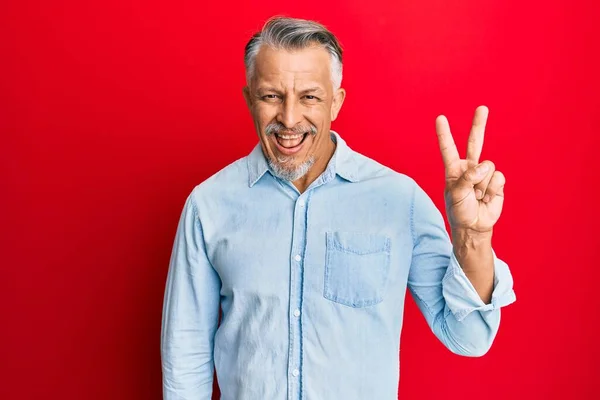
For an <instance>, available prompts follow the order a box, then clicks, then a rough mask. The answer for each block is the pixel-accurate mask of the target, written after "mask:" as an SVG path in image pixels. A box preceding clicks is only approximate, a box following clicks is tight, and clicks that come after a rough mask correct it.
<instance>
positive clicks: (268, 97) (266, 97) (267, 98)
mask: <svg viewBox="0 0 600 400" xmlns="http://www.w3.org/2000/svg"><path fill="white" fill-rule="evenodd" d="M261 98H262V99H263V100H265V101H276V100H278V99H279V96H278V95H276V94H266V95H264V96H262V97H261Z"/></svg>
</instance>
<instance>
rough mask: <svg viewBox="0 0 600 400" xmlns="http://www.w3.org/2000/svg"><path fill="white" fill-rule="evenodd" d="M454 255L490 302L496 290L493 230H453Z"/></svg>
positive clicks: (478, 290) (487, 302)
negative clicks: (480, 231) (481, 231)
mask: <svg viewBox="0 0 600 400" xmlns="http://www.w3.org/2000/svg"><path fill="white" fill-rule="evenodd" d="M452 245H453V249H454V255H455V256H456V259H457V260H458V262H459V264H460V266H461V268H462V270H463V271H464V273H465V275H466V276H467V278H468V279H469V281H470V282H471V284H472V285H473V287H474V288H475V290H476V291H477V294H478V295H479V297H481V300H482V301H483V302H484V303H485V304H489V303H490V301H491V299H492V292H493V290H494V254H493V251H492V231H489V232H485V233H479V232H472V231H467V230H452Z"/></svg>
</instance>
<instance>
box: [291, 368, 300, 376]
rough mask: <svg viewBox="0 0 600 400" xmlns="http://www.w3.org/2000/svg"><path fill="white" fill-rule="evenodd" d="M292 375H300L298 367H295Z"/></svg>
mask: <svg viewBox="0 0 600 400" xmlns="http://www.w3.org/2000/svg"><path fill="white" fill-rule="evenodd" d="M292 375H294V376H298V375H300V371H298V370H297V369H295V370H293V371H292Z"/></svg>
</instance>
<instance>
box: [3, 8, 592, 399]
mask: <svg viewBox="0 0 600 400" xmlns="http://www.w3.org/2000/svg"><path fill="white" fill-rule="evenodd" d="M10 3H12V4H9V3H6V2H3V3H2V5H0V135H1V142H0V144H1V147H0V167H1V168H0V174H1V175H0V179H1V180H0V185H1V186H0V194H1V196H0V210H1V212H0V218H1V220H0V225H1V227H2V228H1V242H0V245H1V248H0V266H1V276H0V289H1V290H0V296H1V297H0V301H1V302H0V304H1V305H2V309H1V310H2V319H1V321H2V322H1V325H0V399H3V400H16V399H19V400H24V399H59V398H60V399H63V400H67V399H68V400H71V399H94V400H95V399H112V400H121V399H144V400H146V399H149V400H152V399H159V398H161V371H160V353H159V335H160V323H161V307H162V296H163V289H164V282H165V278H166V273H167V267H168V260H169V255H170V251H171V245H172V241H173V236H174V233H175V228H176V224H177V221H178V218H179V213H180V211H181V207H182V205H183V201H184V200H185V197H186V196H187V194H188V193H189V192H190V191H191V189H192V188H193V187H194V186H195V185H196V184H198V183H199V182H201V181H202V180H204V179H205V178H207V177H208V176H210V175H211V174H213V173H214V172H216V171H217V170H219V169H220V168H222V167H224V166H226V165H227V164H229V163H230V162H232V161H234V160H236V159H237V158H239V157H242V156H244V155H246V154H247V153H248V152H249V151H250V150H251V148H252V146H253V145H254V144H255V143H256V141H257V138H256V136H255V134H254V131H253V126H252V122H251V119H250V116H249V113H248V111H247V110H246V108H245V104H244V100H243V98H242V86H243V84H244V73H243V64H242V55H243V47H244V45H245V43H246V41H247V39H248V38H249V36H250V35H251V34H252V33H253V32H254V31H255V30H257V29H258V28H259V27H260V26H261V25H262V22H263V21H264V20H265V19H266V18H267V17H269V16H271V15H273V14H286V15H290V16H297V17H304V18H314V19H317V20H319V21H321V22H323V23H325V24H326V25H327V26H328V27H330V28H331V29H332V30H333V32H335V33H336V34H337V35H338V36H339V38H340V39H341V41H342V44H343V46H344V48H345V60H344V61H345V77H344V83H343V84H344V87H345V88H346V89H347V91H348V97H347V100H346V103H345V105H344V108H343V109H342V113H341V116H340V118H339V119H338V121H336V122H335V123H334V129H336V130H337V131H338V132H340V134H342V136H343V137H344V138H345V139H346V141H347V142H348V143H349V144H350V146H352V147H353V148H354V149H356V150H358V151H360V152H362V153H364V154H366V155H368V156H371V157H373V158H375V159H377V160H378V161H380V162H382V163H384V164H387V165H388V166H390V167H392V168H394V169H396V170H398V171H401V172H404V173H406V174H408V175H410V176H412V177H414V178H415V179H416V180H417V181H418V182H419V183H420V184H421V185H422V186H423V187H424V188H425V189H426V191H427V192H428V193H429V194H430V195H431V196H432V197H433V198H434V200H435V202H436V204H437V205H438V206H439V207H442V189H443V177H444V175H443V172H444V171H443V166H442V162H441V157H440V155H439V150H438V147H437V139H436V136H435V130H434V119H435V117H436V116H437V115H438V114H440V113H444V114H445V115H447V116H448V118H449V120H450V123H451V127H452V129H453V133H454V136H455V140H456V142H457V144H458V145H459V148H460V150H461V151H462V155H463V156H464V150H465V149H466V138H467V135H468V130H469V125H470V121H471V117H472V113H473V111H474V109H475V107H476V106H477V105H479V104H486V105H488V106H489V108H490V119H489V123H488V129H487V136H486V142H485V146H484V152H483V157H484V158H487V159H491V160H493V161H494V162H495V163H496V165H497V167H498V169H500V170H502V171H503V172H504V173H505V175H506V176H507V180H508V183H507V187H506V205H505V209H504V213H503V216H502V218H501V220H500V222H499V224H498V225H497V228H496V231H495V237H494V246H495V249H496V251H497V252H498V254H499V255H500V256H501V257H502V258H503V259H505V260H506V261H507V262H508V263H509V264H510V265H511V267H512V271H513V274H514V278H515V290H516V293H517V298H518V300H517V302H516V303H515V304H513V305H511V306H510V307H507V308H505V309H504V311H503V317H502V324H501V328H500V332H499V334H498V337H497V340H496V342H495V344H494V346H493V348H492V350H491V351H490V352H489V353H488V354H487V355H486V356H485V357H483V358H479V359H469V358H461V357H459V356H455V355H452V354H450V352H448V351H447V350H446V349H445V348H443V346H442V345H441V344H440V343H439V342H438V341H437V339H435V337H434V336H433V335H432V334H431V333H430V331H429V329H428V328H427V326H426V324H425V321H424V319H423V318H422V316H421V315H420V314H419V312H418V311H417V309H416V307H415V305H414V303H413V302H412V300H411V301H410V302H409V303H408V304H407V311H406V320H405V328H404V331H403V336H402V345H401V356H400V361H401V365H402V373H401V382H400V386H399V395H400V398H401V399H438V398H445V399H477V398H485V399H488V400H492V399H505V398H512V399H533V398H535V399H591V398H596V397H595V396H594V393H596V394H597V392H598V390H599V389H600V384H599V382H600V379H598V378H599V367H598V361H600V360H599V359H600V351H599V350H600V345H599V343H598V333H599V332H598V322H599V321H598V320H599V312H598V306H600V301H599V300H598V295H597V292H596V291H595V289H596V287H597V281H598V278H600V274H599V273H598V265H597V263H595V260H596V259H597V255H596V254H597V251H598V247H599V240H598V233H597V232H598V226H599V223H600V217H599V213H598V211H597V206H596V205H597V203H598V199H599V196H598V183H599V182H600V179H599V173H598V172H599V169H598V167H597V159H594V157H597V156H596V154H595V153H596V151H597V149H598V145H599V144H600V143H599V140H598V137H597V136H598V132H597V126H598V106H599V102H598V100H597V96H598V94H599V88H600V85H599V79H598V71H599V70H600V63H599V61H598V58H597V54H596V53H597V52H598V46H597V43H598V42H597V40H598V34H597V28H598V21H599V20H600V17H599V15H598V11H599V10H598V6H597V5H595V4H596V3H593V2H592V1H589V2H587V3H584V2H576V1H548V2H538V3H537V4H534V3H535V2H517V1H514V0H511V1H486V2H483V1H474V0H469V1H443V0H438V1H434V0H426V1H423V0H421V1H418V2H417V1H399V2H389V3H390V4H387V3H386V2H383V1H374V0H373V1H369V2H337V3H334V2H327V1H318V2H313V1H306V2H301V4H299V5H295V6H291V5H290V6H282V5H281V4H280V3H281V2H276V1H262V2H260V3H256V2H254V3H252V4H250V2H241V1H239V2H236V3H233V2H220V3H218V4H209V3H206V4H201V2H197V1H186V2H182V1H177V2H170V4H166V2H148V1H126V0H120V1H115V0H110V1H102V2H100V1H94V2H92V1H83V2H81V1H71V2H67V1H53V2H35V1H31V0H22V1H13V2H10ZM151 3H156V4H151ZM392 3H393V4H392ZM594 127H596V129H593V128H594ZM594 256H596V258H595V257H594ZM324 400H330V399H324ZM332 400H337V399H332Z"/></svg>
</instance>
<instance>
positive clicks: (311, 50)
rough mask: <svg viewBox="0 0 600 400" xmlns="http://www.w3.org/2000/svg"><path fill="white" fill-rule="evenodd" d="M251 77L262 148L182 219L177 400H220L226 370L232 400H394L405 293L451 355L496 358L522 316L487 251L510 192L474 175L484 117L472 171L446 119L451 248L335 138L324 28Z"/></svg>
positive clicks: (407, 200)
mask: <svg viewBox="0 0 600 400" xmlns="http://www.w3.org/2000/svg"><path fill="white" fill-rule="evenodd" d="M245 66H246V73H247V86H246V87H245V88H244V96H245V99H246V102H247V104H248V108H249V110H250V112H251V114H252V118H253V119H254V123H255V127H256V131H257V133H258V137H259V139H260V144H259V145H257V146H256V148H255V149H254V150H253V151H252V152H251V153H250V154H249V155H248V156H247V157H245V158H243V159H240V160H238V161H237V162H235V163H233V164H231V165H229V166H228V167H226V168H224V169H223V170H221V171H220V172H218V173H217V174H215V175H213V176H212V177H211V178H209V179H208V180H206V181H205V182H203V183H202V184H200V185H199V186H197V187H196V188H195V189H194V190H193V191H192V193H191V194H190V196H189V197H188V199H187V201H186V203H185V206H184V210H183V213H182V216H181V220H180V223H179V227H178V231H177V235H176V239H175V243H174V248H173V253H172V258H171V262H170V270H169V275H168V279H167V281H168V282H167V287H166V293H165V303H164V311H163V313H164V314H163V328H162V346H161V350H162V366H163V390H164V398H165V399H167V400H175V399H178V400H181V399H189V400H192V399H209V398H210V397H211V392H212V385H213V368H214V367H216V371H217V376H218V379H219V386H220V390H221V396H222V397H221V398H222V399H224V400H246V399H252V400H270V399H273V400H279V399H282V400H283V399H307V400H337V399H340V400H341V399H344V400H350V399H357V400H358V399H360V400H371V399H377V400H385V399H396V398H397V385H398V378H399V369H398V351H399V340H400V331H401V327H402V317H403V309H404V296H405V293H406V288H407V287H408V288H409V289H410V291H411V293H412V295H413V297H414V299H415V301H416V303H417V305H418V306H419V308H420V310H421V312H422V313H423V315H424V316H425V319H426V320H427V322H428V324H429V325H430V327H431V329H432V330H433V333H434V334H435V335H436V336H437V337H438V338H439V339H440V340H441V341H442V342H443V343H444V345H446V346H447V347H448V348H449V349H450V350H451V351H453V352H455V353H457V354H461V355H466V356H481V355H483V354H484V353H486V352H487V351H488V349H489V347H490V345H491V343H492V341H493V339H494V337H495V335H496V332H497V331H498V326H499V323H500V307H502V306H504V305H507V304H509V303H511V302H513V301H514V300H515V295H514V292H513V290H512V277H511V275H510V272H509V269H508V267H507V265H506V264H505V263H504V262H502V261H501V260H499V259H498V258H496V256H495V253H494V252H493V250H492V245H491V237H492V230H493V226H494V224H495V223H496V221H497V220H498V218H499V216H500V212H501V209H502V203H503V200H504V193H503V187H504V183H505V180H504V177H503V175H502V174H501V173H500V172H499V171H495V168H494V164H493V163H491V162H490V161H484V162H480V161H479V156H480V153H481V149H482V144H483V134H484V127H485V122H486V118H487V109H486V108H485V107H480V108H478V109H477V110H476V113H475V118H474V123H473V128H472V131H471V135H470V139H469V145H468V150H467V158H466V159H460V157H459V154H458V151H457V150H456V147H455V145H454V142H453V140H452V136H451V134H450V130H449V127H448V122H447V120H446V119H445V118H444V117H442V116H440V117H439V118H438V119H437V121H436V125H437V127H436V128H437V132H438V138H439V143H440V149H441V152H442V157H443V160H444V164H445V167H446V190H445V199H446V206H447V215H448V218H449V223H450V226H451V235H452V236H451V237H452V240H450V238H449V236H448V234H447V232H446V230H445V225H444V221H443V218H442V215H441V213H440V212H439V211H438V210H437V209H436V208H435V206H434V204H433V202H432V201H431V200H430V198H429V197H428V196H427V195H426V194H425V192H424V191H423V190H422V189H421V188H420V187H419V186H418V185H417V184H416V183H415V182H414V181H413V180H412V179H410V178H409V177H407V176H405V175H402V174H400V173H397V172H394V171H392V170H390V169H389V168H386V167H384V166H382V165H380V164H378V163H377V162H375V161H373V160H371V159H368V158H367V157H365V156H362V155H360V154H358V153H356V152H354V151H353V150H351V149H350V148H349V147H348V146H347V145H346V143H345V142H344V140H343V139H342V138H341V136H340V135H339V134H338V133H336V132H333V131H331V130H330V126H331V121H333V120H335V119H336V117H337V115H338V113H339V111H340V109H341V107H342V104H343V102H344V97H345V91H344V89H342V88H341V86H340V85H341V79H342V50H341V48H340V46H339V44H338V41H337V39H336V38H335V37H334V36H333V34H331V33H330V32H329V31H328V30H327V29H326V28H325V27H323V26H322V25H320V24H317V23H315V22H311V21H305V20H297V19H287V18H276V19H271V20H270V21H268V22H267V24H266V25H265V26H264V28H263V30H262V31H261V32H260V33H258V34H256V35H255V36H254V37H253V38H252V39H251V40H250V42H249V43H248V45H247V46H246V53H245ZM220 311H222V315H221V320H220V323H219V315H220Z"/></svg>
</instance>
